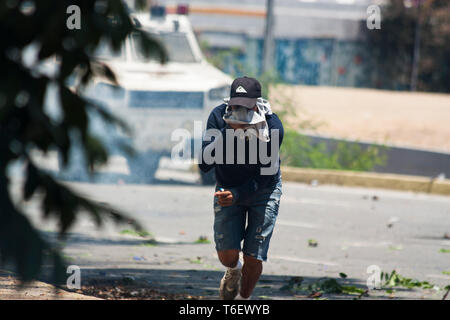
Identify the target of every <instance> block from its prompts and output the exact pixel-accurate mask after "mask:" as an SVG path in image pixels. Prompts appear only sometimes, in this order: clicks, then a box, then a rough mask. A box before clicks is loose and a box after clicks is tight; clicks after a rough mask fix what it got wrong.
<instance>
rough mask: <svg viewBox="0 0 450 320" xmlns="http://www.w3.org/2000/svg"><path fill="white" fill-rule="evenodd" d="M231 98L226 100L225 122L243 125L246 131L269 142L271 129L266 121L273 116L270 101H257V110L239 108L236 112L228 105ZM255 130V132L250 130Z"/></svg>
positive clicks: (261, 99)
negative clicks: (267, 116) (269, 116)
mask: <svg viewBox="0 0 450 320" xmlns="http://www.w3.org/2000/svg"><path fill="white" fill-rule="evenodd" d="M229 100H230V98H226V99H224V102H225V104H226V105H227V107H226V109H225V114H224V116H223V120H224V121H225V122H226V123H228V124H243V125H246V126H245V127H244V131H248V132H250V133H251V134H253V135H255V136H256V137H257V138H258V139H260V140H262V141H264V142H269V141H270V137H269V127H268V125H267V121H266V115H268V114H269V115H270V114H272V109H271V107H270V103H269V101H267V100H265V99H263V98H258V99H257V100H256V107H257V108H256V110H255V111H254V110H251V109H248V108H246V107H237V108H235V109H234V110H232V109H231V107H230V106H229V105H228V101H229ZM249 129H253V130H249Z"/></svg>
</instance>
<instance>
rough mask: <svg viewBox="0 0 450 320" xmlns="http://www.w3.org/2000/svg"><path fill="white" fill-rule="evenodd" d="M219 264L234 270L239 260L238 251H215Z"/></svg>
mask: <svg viewBox="0 0 450 320" xmlns="http://www.w3.org/2000/svg"><path fill="white" fill-rule="evenodd" d="M217 255H218V256H219V260H220V262H221V263H222V264H223V265H224V266H225V267H227V268H234V267H236V265H237V262H238V260H239V250H235V249H231V250H222V251H217Z"/></svg>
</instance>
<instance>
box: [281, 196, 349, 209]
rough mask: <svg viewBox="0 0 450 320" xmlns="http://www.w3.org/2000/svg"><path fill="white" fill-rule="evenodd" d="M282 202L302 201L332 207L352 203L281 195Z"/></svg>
mask: <svg viewBox="0 0 450 320" xmlns="http://www.w3.org/2000/svg"><path fill="white" fill-rule="evenodd" d="M282 201H283V202H296V203H302V204H314V205H320V206H332V207H344V208H351V207H352V204H351V203H350V202H346V201H329V200H322V199H305V198H300V199H299V198H294V197H287V196H284V195H283V196H282Z"/></svg>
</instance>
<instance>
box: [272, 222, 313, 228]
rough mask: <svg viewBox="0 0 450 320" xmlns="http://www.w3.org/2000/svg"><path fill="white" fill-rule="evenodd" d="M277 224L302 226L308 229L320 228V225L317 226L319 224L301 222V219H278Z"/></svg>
mask: <svg viewBox="0 0 450 320" xmlns="http://www.w3.org/2000/svg"><path fill="white" fill-rule="evenodd" d="M276 224H277V225H282V226H290V227H300V228H307V229H318V228H319V226H317V225H314V224H310V223H306V222H301V221H287V220H277V222H276Z"/></svg>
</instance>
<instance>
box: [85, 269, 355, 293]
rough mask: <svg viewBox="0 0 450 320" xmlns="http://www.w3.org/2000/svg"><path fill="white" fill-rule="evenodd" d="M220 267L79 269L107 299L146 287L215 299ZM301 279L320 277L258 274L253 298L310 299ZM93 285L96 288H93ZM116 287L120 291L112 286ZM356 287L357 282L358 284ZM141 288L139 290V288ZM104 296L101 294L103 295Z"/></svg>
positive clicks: (308, 281) (309, 280) (349, 281)
mask: <svg viewBox="0 0 450 320" xmlns="http://www.w3.org/2000/svg"><path fill="white" fill-rule="evenodd" d="M222 276H223V272H222V271H212V270H195V269H190V270H182V269H121V268H119V269H95V268H92V269H83V280H82V281H83V285H86V287H88V288H89V290H90V294H94V295H95V292H96V291H97V292H102V293H105V288H109V289H110V290H109V291H110V293H109V295H110V297H108V296H106V298H111V299H118V298H119V299H120V298H132V297H133V296H132V295H130V292H134V293H135V295H136V297H135V298H139V299H148V298H151V297H145V294H144V293H145V292H146V290H148V289H149V288H152V289H153V290H157V291H159V292H164V293H166V294H167V295H169V297H171V298H172V299H173V298H175V299H190V298H194V299H218V298H219V295H218V287H219V282H220V279H221V278H222ZM300 279H301V281H302V285H305V286H307V285H308V284H313V283H317V281H319V280H323V278H315V277H298V276H289V275H262V276H261V279H260V281H259V283H258V284H257V287H256V288H255V290H254V292H253V295H252V298H253V299H260V300H261V299H263V300H264V299H311V298H309V296H310V294H311V292H308V291H299V290H295V289H294V288H293V287H292V284H293V282H296V281H300ZM341 280H342V281H339V282H340V283H342V285H346V286H359V284H358V280H356V279H345V280H343V279H341ZM95 287H96V288H95ZM114 287H116V288H117V287H119V288H120V290H119V291H120V293H117V292H116V291H115V290H114ZM359 287H360V286H359ZM141 291H142V294H140V292H141ZM103 297H105V296H103ZM355 297H357V295H349V294H343V293H324V294H323V295H322V296H321V298H328V299H333V300H336V299H337V300H340V299H353V298H355Z"/></svg>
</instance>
